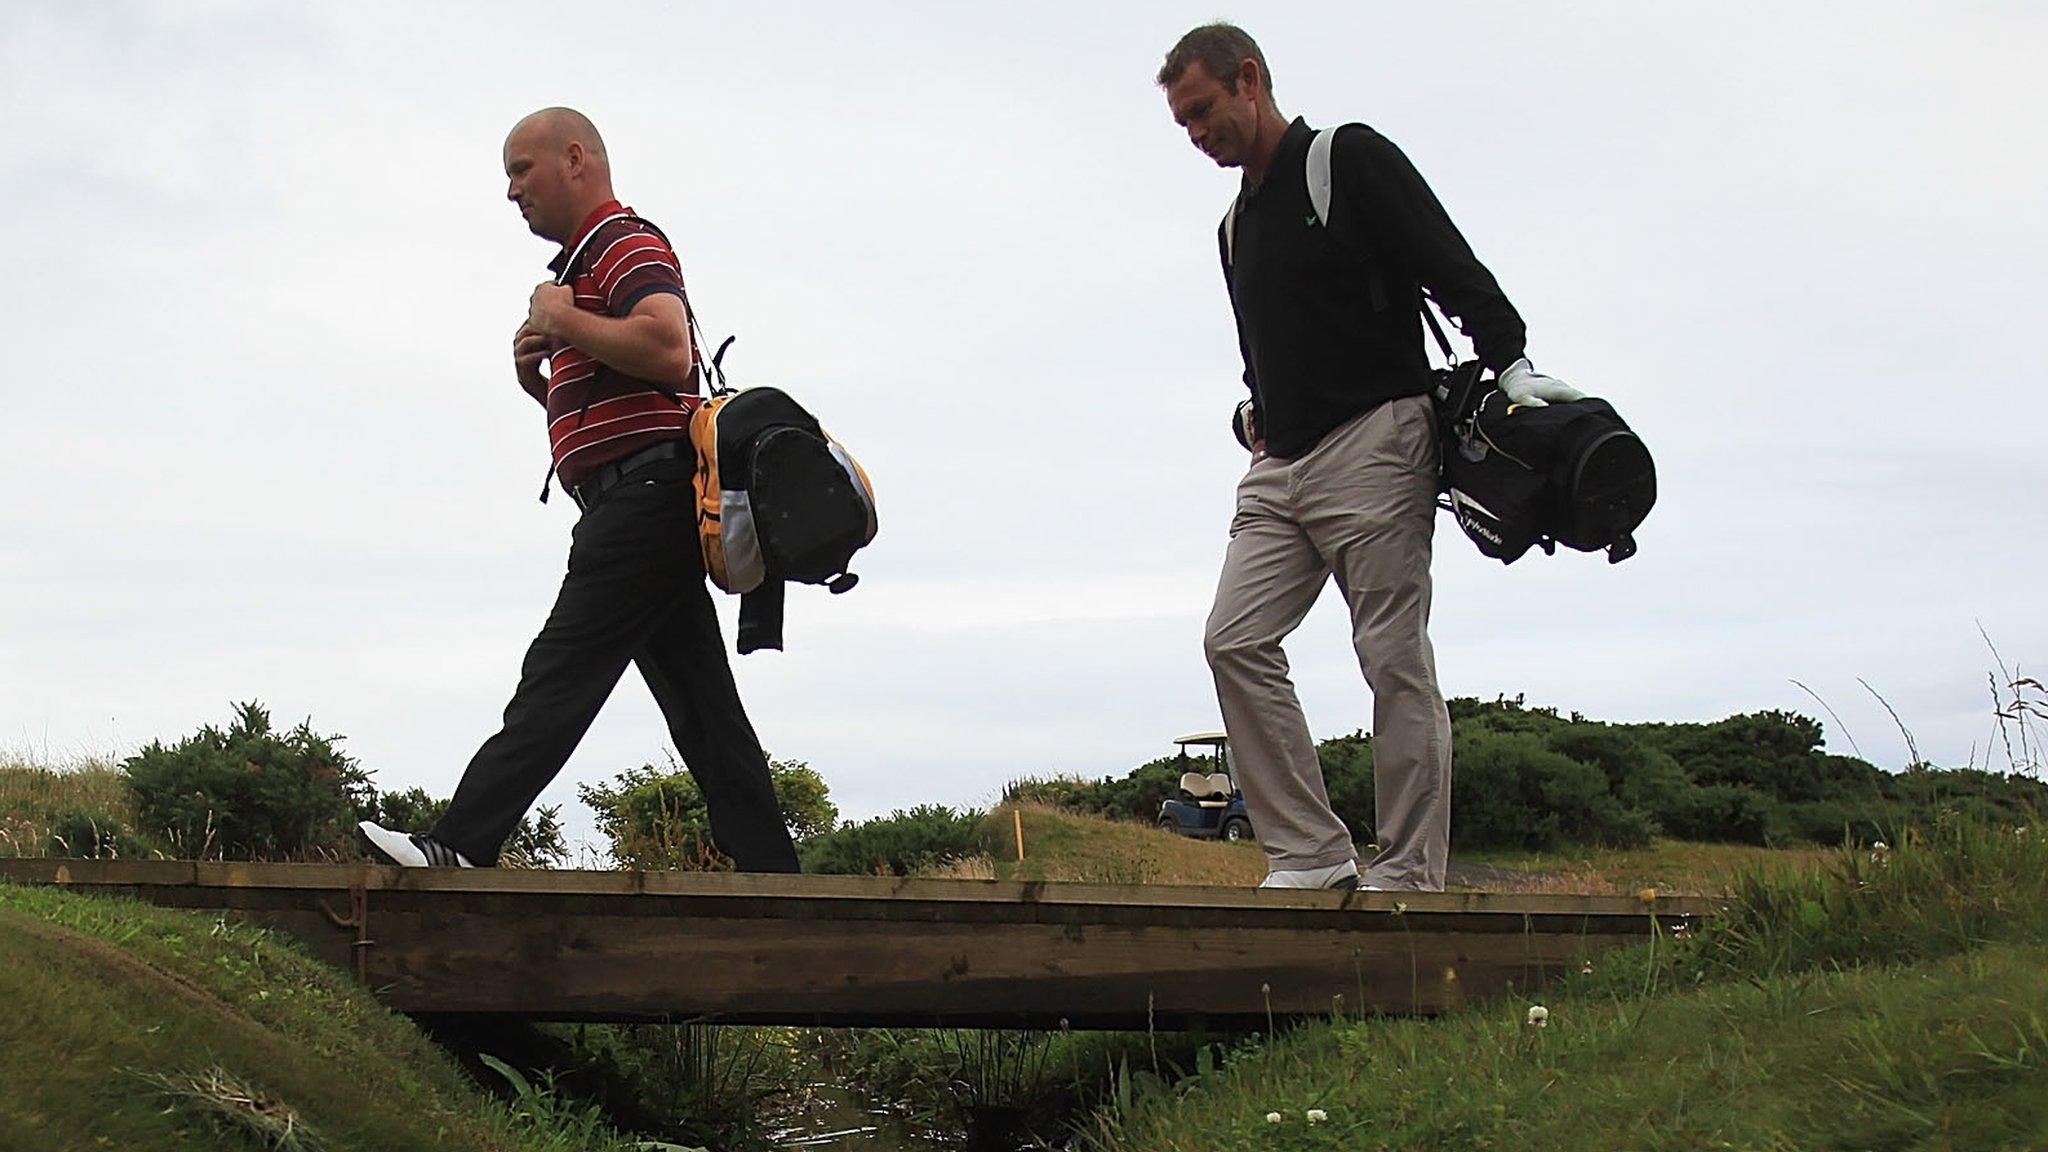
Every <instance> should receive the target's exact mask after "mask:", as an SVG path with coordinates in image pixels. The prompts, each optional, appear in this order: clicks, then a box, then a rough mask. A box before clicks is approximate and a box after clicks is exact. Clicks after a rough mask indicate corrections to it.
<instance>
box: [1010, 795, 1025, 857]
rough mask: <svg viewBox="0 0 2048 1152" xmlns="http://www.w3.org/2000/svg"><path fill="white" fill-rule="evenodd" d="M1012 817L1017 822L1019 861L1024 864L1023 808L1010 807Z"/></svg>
mask: <svg viewBox="0 0 2048 1152" xmlns="http://www.w3.org/2000/svg"><path fill="white" fill-rule="evenodd" d="M1010 817H1011V819H1013V820H1015V821H1016V823H1017V863H1019V864H1022V863H1023V862H1024V810H1023V809H1022V808H1012V809H1010Z"/></svg>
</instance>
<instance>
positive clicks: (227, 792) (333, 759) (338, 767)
mask: <svg viewBox="0 0 2048 1152" xmlns="http://www.w3.org/2000/svg"><path fill="white" fill-rule="evenodd" d="M340 739H341V738H340V737H338V736H321V735H317V734H315V733H314V731H313V729H312V727H311V725H310V721H302V722H301V723H300V724H299V726H298V727H296V728H294V729H292V730H291V731H290V732H286V733H284V734H282V735H280V734H278V733H276V732H273V731H272V730H271V727H270V713H269V712H267V711H265V710H264V708H263V706H262V705H261V704H259V703H256V702H255V701H251V702H249V703H247V704H238V705H236V706H235V721H234V723H233V724H231V725H230V726H229V727H228V729H227V731H225V732H223V731H221V730H220V729H218V728H214V727H212V726H211V725H209V726H207V727H205V728H201V729H200V730H199V731H198V733H196V734H195V735H192V736H188V737H186V738H185V739H183V740H181V741H179V742H178V743H176V744H174V745H172V746H170V747H168V748H166V747H164V745H163V744H162V742H160V741H151V742H150V744H149V746H148V747H146V748H144V749H143V750H142V751H141V752H138V753H137V754H135V755H134V756H130V757H129V758H128V759H127V760H125V761H123V762H122V764H121V770H122V772H123V773H124V775H125V778H126V783H127V786H128V789H129V791H130V793H131V794H132V795H133V796H134V798H135V807H136V812H137V816H138V821H139V824H140V826H141V827H142V828H143V829H145V830H147V831H150V832H157V831H159V830H161V833H162V835H163V837H164V838H165V839H167V840H169V841H170V842H171V843H172V844H174V845H176V846H178V848H179V849H180V850H181V851H182V852H184V853H185V854H188V855H191V856H193V857H196V858H205V857H208V856H217V857H221V858H227V857H234V858H238V859H256V860H262V859H303V858H305V857H308V856H317V855H322V854H340V853H343V852H346V851H348V845H349V841H350V836H351V833H352V832H353V829H354V824H355V820H356V814H357V813H358V812H359V811H365V810H367V808H368V806H369V804H370V803H371V802H372V799H373V797H374V795H375V790H374V789H373V788H372V787H371V784H370V777H369V774H368V773H367V772H365V771H363V770H362V769H361V768H360V767H358V766H357V765H356V763H355V761H353V760H351V759H349V758H348V757H347V756H344V755H342V754H341V753H340V752H339V751H337V750H336V748H335V745H336V744H337V743H339V742H340Z"/></svg>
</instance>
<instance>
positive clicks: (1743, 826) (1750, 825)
mask: <svg viewBox="0 0 2048 1152" xmlns="http://www.w3.org/2000/svg"><path fill="white" fill-rule="evenodd" d="M1656 816H1657V820H1658V822H1659V823H1661V824H1663V825H1664V831H1665V832H1667V833H1669V834H1670V835H1672V836H1676V837H1678V838H1679V839H1681V840H1716V841H1725V842H1729V843H1736V844H1771V843H1775V842H1777V841H1780V840H1783V839H1784V838H1785V824H1784V813H1783V809H1782V808H1781V807H1780V805H1779V804H1778V803H1777V801H1775V800H1773V799H1771V798H1770V797H1769V796H1766V795H1764V794H1763V793H1761V792H1758V791H1756V790H1755V789H1753V788H1743V787H1740V786H1738V785H1734V784H1712V785H1708V786H1706V787H1699V786H1696V785H1695V786H1692V787H1688V788H1686V789H1684V790H1682V791H1680V792H1678V793H1676V794H1674V795H1672V796H1670V797H1668V798H1667V799H1666V801H1665V802H1664V803H1663V804H1662V805H1660V806H1659V807H1658V808H1657V809H1656ZM1835 838H1836V839H1839V832H1838V833H1837V834H1836V837H1835Z"/></svg>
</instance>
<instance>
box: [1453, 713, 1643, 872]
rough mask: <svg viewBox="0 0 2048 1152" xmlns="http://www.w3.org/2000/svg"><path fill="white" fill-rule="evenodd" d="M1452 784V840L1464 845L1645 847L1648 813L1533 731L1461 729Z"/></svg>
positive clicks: (1590, 768) (1597, 771)
mask: <svg viewBox="0 0 2048 1152" xmlns="http://www.w3.org/2000/svg"><path fill="white" fill-rule="evenodd" d="M1455 739H1456V748H1455V750H1454V758H1455V762H1456V764H1457V775H1456V780H1455V783H1454V785H1453V787H1452V788H1451V842H1452V844H1453V845H1455V846H1458V847H1464V848H1530V849H1542V848H1555V847H1557V846H1559V845H1561V844H1565V843H1568V842H1569V843H1588V844H1591V843H1599V844H1608V845H1612V846H1614V847H1623V848H1626V847H1636V846H1639V845H1642V844H1646V843H1648V842H1649V840H1650V836H1651V835H1652V834H1653V832H1654V831H1655V826H1654V825H1653V824H1652V822H1651V821H1650V819H1649V817H1648V815H1647V814H1645V813H1643V812H1640V811H1638V810H1636V809H1632V808H1629V807H1627V806H1625V805H1623V804H1622V803H1621V802H1620V801H1619V800H1617V799H1615V797H1614V796H1613V795H1612V794H1611V793H1609V792H1608V790H1607V776H1606V774H1605V773H1603V772H1602V771H1601V770H1600V769H1598V768H1595V767H1593V766H1592V765H1589V764H1581V763H1579V762H1578V761H1577V760H1573V759H1572V758H1571V757H1569V756H1565V755H1562V754H1560V753H1558V752H1554V751H1552V750H1551V749H1550V748H1548V747H1546V746H1545V745H1544V743H1543V740H1542V738H1541V737H1539V736H1537V735H1536V734H1534V733H1531V732H1494V731H1487V730H1485V729H1477V730H1473V731H1469V732H1466V733H1461V734H1459V735H1458V736H1457V737H1456V738H1455Z"/></svg>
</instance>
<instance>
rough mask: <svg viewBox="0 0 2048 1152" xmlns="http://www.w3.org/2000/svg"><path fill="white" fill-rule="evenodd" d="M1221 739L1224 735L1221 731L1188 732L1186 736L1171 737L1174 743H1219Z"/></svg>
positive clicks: (1221, 741)
mask: <svg viewBox="0 0 2048 1152" xmlns="http://www.w3.org/2000/svg"><path fill="white" fill-rule="evenodd" d="M1223 741H1224V735H1223V733H1221V732H1190V733H1189V734H1187V735H1186V736H1176V737H1174V738H1173V742H1174V743H1175V744H1221V743H1223Z"/></svg>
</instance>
